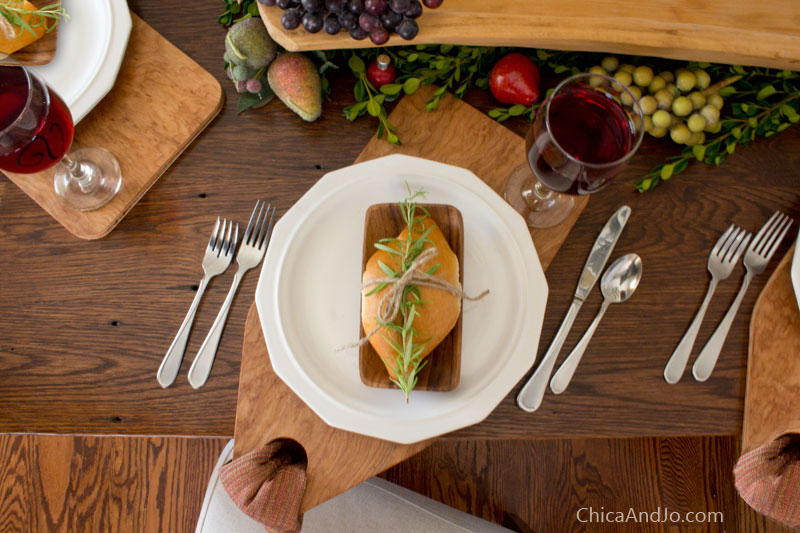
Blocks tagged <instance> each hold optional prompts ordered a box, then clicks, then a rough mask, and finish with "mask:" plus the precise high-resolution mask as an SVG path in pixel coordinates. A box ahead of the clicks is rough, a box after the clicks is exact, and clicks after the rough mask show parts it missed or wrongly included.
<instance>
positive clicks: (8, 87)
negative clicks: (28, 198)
mask: <svg viewBox="0 0 800 533" xmlns="http://www.w3.org/2000/svg"><path fill="white" fill-rule="evenodd" d="M0 69H2V70H4V71H5V72H3V73H2V74H3V75H2V76H0V131H4V130H8V129H9V128H12V127H14V129H16V131H15V132H14V134H13V135H11V134H9V135H8V136H6V137H5V138H4V139H3V140H0V168H2V169H3V170H7V171H9V172H16V173H23V174H31V173H35V172H39V171H42V170H45V169H48V168H50V167H52V166H53V165H55V164H56V163H58V162H59V161H61V159H63V157H64V155H65V154H66V153H67V150H69V147H70V146H71V145H72V137H73V134H74V126H73V123H72V115H71V114H70V112H69V108H67V106H66V104H65V103H64V101H63V100H62V99H61V97H59V96H58V95H57V94H56V93H54V92H52V91H50V103H49V104H50V105H49V106H42V107H46V109H47V111H46V112H45V113H42V114H37V113H26V111H27V107H28V106H29V105H30V103H29V100H28V98H29V96H33V97H34V98H36V97H37V96H38V95H36V94H34V95H30V90H29V82H28V77H27V76H26V75H25V72H24V71H22V70H21V69H18V68H15V67H0ZM37 115H39V116H37ZM26 122H27V123H26ZM15 123H16V124H15ZM3 141H5V142H3Z"/></svg>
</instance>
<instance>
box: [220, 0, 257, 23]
mask: <svg viewBox="0 0 800 533" xmlns="http://www.w3.org/2000/svg"><path fill="white" fill-rule="evenodd" d="M222 1H223V2H224V3H225V6H226V7H225V11H223V12H222V15H220V16H219V19H218V22H219V23H220V24H222V25H224V26H230V25H231V24H234V23H236V22H239V21H240V20H244V19H248V18H250V17H257V16H258V3H257V2H256V0H222ZM237 15H238V18H234V17H237Z"/></svg>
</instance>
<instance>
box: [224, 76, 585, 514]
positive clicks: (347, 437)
mask: <svg viewBox="0 0 800 533" xmlns="http://www.w3.org/2000/svg"><path fill="white" fill-rule="evenodd" d="M432 94H433V89H432V88H429V87H425V88H423V89H420V90H419V91H418V92H417V93H416V94H414V95H413V96H407V97H405V98H403V99H402V100H401V101H400V102H398V104H397V107H395V109H394V111H393V112H392V114H391V115H390V117H389V119H390V121H391V122H392V123H393V124H394V125H396V126H397V129H398V131H399V132H401V135H402V140H403V144H402V145H401V146H396V145H391V144H389V143H387V142H386V141H384V140H379V139H377V138H375V137H373V138H372V140H370V142H369V143H368V144H367V146H366V147H365V148H364V150H363V151H362V152H361V154H360V155H359V156H358V157H357V158H356V161H355V162H356V163H360V162H363V161H368V160H370V159H375V158H377V157H382V156H385V155H389V154H395V153H402V154H408V155H413V156H417V157H424V158H427V159H432V160H435V161H440V162H442V163H448V164H451V165H458V166H460V167H464V168H467V169H469V170H471V171H472V172H474V173H475V174H476V175H477V176H479V177H480V178H481V179H483V180H484V181H485V182H486V183H487V184H489V185H490V186H491V187H492V188H493V189H494V190H495V191H498V192H500V191H501V190H502V188H503V186H504V185H505V182H506V180H507V179H508V177H509V176H510V175H511V174H512V173H513V172H515V171H519V168H520V165H527V162H526V158H525V141H524V139H522V137H520V136H518V135H516V134H515V133H513V132H512V131H511V130H509V129H507V128H505V127H504V126H502V125H500V124H497V123H496V122H495V121H494V120H492V119H490V118H489V117H487V116H486V115H484V114H483V113H481V112H480V111H478V110H477V109H474V108H473V107H471V106H470V105H468V104H466V103H464V102H462V101H460V100H457V99H455V98H453V97H451V96H448V97H446V98H444V99H443V100H442V101H441V102H440V105H439V110H438V111H436V112H435V113H429V112H427V111H426V110H425V103H426V102H427V100H428V99H429V98H430V97H431V96H432ZM588 201H589V199H588V197H587V196H583V197H577V198H576V202H575V204H576V208H575V211H574V212H573V213H572V215H571V216H570V218H569V219H567V220H566V221H565V222H564V223H562V224H561V225H560V226H558V227H556V228H550V229H547V230H533V231H532V232H531V235H532V237H533V241H534V244H535V245H536V250H537V252H538V254H539V260H540V261H541V263H542V267H543V268H545V269H546V268H547V266H548V265H549V264H550V262H551V261H552V260H553V257H555V255H556V252H557V251H558V249H559V248H560V247H561V244H562V243H563V242H564V239H566V237H567V235H568V234H569V231H570V229H572V226H573V225H574V224H575V221H576V220H577V219H578V217H579V216H580V213H581V212H582V211H583V209H584V208H585V207H586V204H587V202H588ZM353 238H355V239H361V238H362V236H361V235H354V236H353ZM353 320H354V323H355V322H356V321H357V320H358V317H357V316H354V317H353ZM443 394H446V393H443ZM398 400H399V401H400V402H402V398H400V397H398ZM234 438H235V442H236V444H235V448H234V456H236V457H239V456H241V455H242V454H244V453H247V452H249V451H251V450H253V449H255V448H258V447H261V446H263V445H265V444H266V443H268V442H270V441H272V440H274V439H276V438H292V439H294V440H296V441H297V442H299V443H300V444H301V445H302V446H303V447H304V448H305V450H306V454H307V455H308V485H307V487H306V492H305V496H304V498H303V503H302V508H303V509H309V508H311V507H314V506H315V505H317V504H319V503H322V502H323V501H325V500H327V499H329V498H332V497H333V496H336V495H337V494H339V493H341V492H344V491H345V490H347V489H349V488H350V487H353V486H355V485H357V484H359V483H360V482H362V481H364V480H365V479H368V478H370V477H372V476H374V475H375V474H378V473H380V472H383V471H384V470H386V469H387V468H389V467H391V466H392V465H394V464H397V463H399V462H400V461H402V460H404V459H407V458H408V457H411V456H412V455H414V454H416V453H417V452H419V451H421V450H423V449H424V448H426V447H427V446H428V445H429V444H430V443H431V442H432V440H427V441H423V442H418V443H415V444H412V445H403V444H395V443H392V442H388V441H384V440H381V439H375V438H372V437H366V436H364V435H358V434H356V433H350V432H348V431H344V430H340V429H335V428H332V427H330V426H328V425H327V424H326V423H325V422H323V421H322V419H320V418H319V417H318V416H317V415H316V414H315V413H314V412H313V411H312V410H311V409H310V408H309V407H308V406H306V405H305V403H303V401H302V400H301V399H300V398H299V397H297V396H296V395H295V394H294V393H293V392H292V391H291V389H290V388H289V387H288V386H287V385H286V384H285V383H283V381H281V379H280V378H279V377H278V376H277V375H275V373H274V372H273V370H272V365H271V364H270V362H269V354H268V353H267V347H266V343H265V341H264V336H263V334H262V332H261V324H260V322H259V320H258V312H257V311H256V306H255V303H254V304H253V305H252V307H251V308H250V312H249V314H248V316H247V322H246V324H245V333H244V344H243V346H242V365H241V371H240V376H239V398H238V401H237V405H236V427H235V430H234Z"/></svg>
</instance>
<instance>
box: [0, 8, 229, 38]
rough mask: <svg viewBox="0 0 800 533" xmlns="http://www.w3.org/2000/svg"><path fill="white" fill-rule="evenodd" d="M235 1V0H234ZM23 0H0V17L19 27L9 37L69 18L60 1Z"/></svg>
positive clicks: (50, 25)
mask: <svg viewBox="0 0 800 533" xmlns="http://www.w3.org/2000/svg"><path fill="white" fill-rule="evenodd" d="M234 1H235V0H234ZM24 4H25V2H24V0H0V17H3V18H5V19H6V20H8V22H10V23H11V24H12V25H13V26H16V27H18V28H19V33H17V34H16V35H9V36H8V37H9V38H16V37H19V35H20V34H21V33H22V32H23V31H28V32H30V33H31V34H32V35H36V32H35V31H34V29H36V28H45V29H46V33H50V32H51V31H53V29H54V28H55V27H56V26H57V24H56V22H57V21H58V19H59V18H60V17H64V19H65V20H69V17H68V16H67V13H66V12H65V11H64V8H63V7H61V2H60V1H58V2H53V3H52V4H48V5H46V6H43V7H40V8H37V9H25V8H24V7H23V6H24ZM31 15H33V21H31V22H28V21H26V20H25V17H29V16H31Z"/></svg>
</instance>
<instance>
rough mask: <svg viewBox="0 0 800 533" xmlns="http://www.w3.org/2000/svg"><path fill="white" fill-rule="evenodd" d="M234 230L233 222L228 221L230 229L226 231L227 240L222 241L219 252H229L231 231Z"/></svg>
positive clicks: (220, 253)
mask: <svg viewBox="0 0 800 533" xmlns="http://www.w3.org/2000/svg"><path fill="white" fill-rule="evenodd" d="M232 231H233V222H232V221H231V222H229V223H228V230H227V232H226V233H225V240H224V241H222V245H221V246H220V247H219V254H217V255H222V256H224V255H225V254H226V253H227V250H228V247H229V246H230V244H231V232H232Z"/></svg>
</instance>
